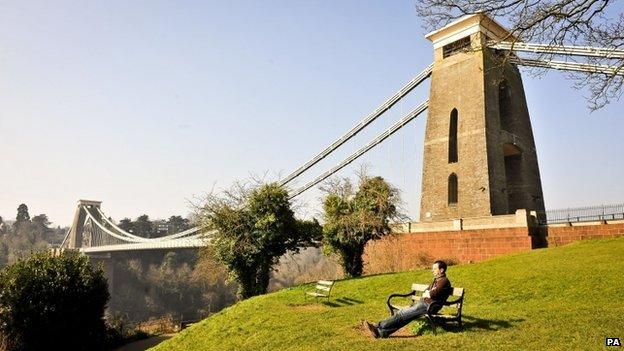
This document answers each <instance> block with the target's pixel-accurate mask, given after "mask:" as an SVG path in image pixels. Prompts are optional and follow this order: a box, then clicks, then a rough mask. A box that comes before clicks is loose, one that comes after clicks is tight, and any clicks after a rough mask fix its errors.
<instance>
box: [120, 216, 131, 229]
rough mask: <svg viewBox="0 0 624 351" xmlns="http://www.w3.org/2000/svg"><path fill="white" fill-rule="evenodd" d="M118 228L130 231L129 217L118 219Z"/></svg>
mask: <svg viewBox="0 0 624 351" xmlns="http://www.w3.org/2000/svg"><path fill="white" fill-rule="evenodd" d="M119 228H121V229H123V230H125V231H127V232H131V231H132V220H131V219H130V218H124V219H122V220H121V221H119Z"/></svg>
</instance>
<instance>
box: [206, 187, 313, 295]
mask: <svg viewBox="0 0 624 351" xmlns="http://www.w3.org/2000/svg"><path fill="white" fill-rule="evenodd" d="M200 220H201V222H202V223H203V224H204V225H205V226H207V227H208V228H211V229H214V230H215V231H216V233H215V234H214V236H213V237H212V241H211V244H212V246H213V249H214V254H215V258H216V259H217V260H218V261H219V262H221V263H222V264H224V265H225V266H226V267H227V269H228V272H229V276H230V278H231V279H232V280H235V281H236V282H237V283H238V296H239V297H240V298H243V299H246V298H248V297H251V296H255V295H259V294H264V293H266V291H267V288H268V285H269V278H270V272H271V270H272V269H273V267H274V266H275V265H276V264H277V262H278V261H279V258H280V256H282V255H283V254H285V253H286V252H287V251H293V252H298V251H299V248H301V247H304V246H310V245H313V242H314V240H317V239H320V234H321V228H320V225H319V224H318V222H316V220H314V221H299V220H297V219H295V216H294V213H293V211H292V209H291V204H290V200H289V197H288V192H287V191H286V189H284V188H283V187H282V186H280V185H278V184H277V183H265V184H260V183H256V184H255V185H254V186H246V185H242V184H235V185H234V187H232V189H231V190H229V191H225V192H223V193H222V194H220V195H209V196H208V197H207V199H206V203H205V205H204V206H203V207H202V208H201V219H200Z"/></svg>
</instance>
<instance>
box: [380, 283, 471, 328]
mask: <svg viewBox="0 0 624 351" xmlns="http://www.w3.org/2000/svg"><path fill="white" fill-rule="evenodd" d="M427 289H429V285H425V284H412V291H411V292H410V293H408V294H392V295H390V296H389V297H388V301H387V304H388V308H389V309H390V314H391V315H394V314H395V313H396V311H398V310H400V309H403V308H407V307H410V306H413V305H414V304H416V303H418V301H420V299H421V298H422V294H423V292H425V290H427ZM395 297H410V298H411V304H410V305H396V304H393V303H392V302H391V301H390V300H392V299H393V298H395ZM463 304H464V289H463V288H453V294H452V295H451V296H449V298H448V300H447V301H446V302H445V303H444V305H443V306H440V305H439V304H436V303H432V304H431V305H430V306H429V309H428V310H427V314H426V317H427V319H428V320H429V322H430V323H431V325H432V326H433V329H434V331H435V328H436V324H438V323H442V324H446V323H449V322H455V323H457V325H458V326H459V327H461V326H462V320H461V315H462V306H463ZM442 307H450V308H455V309H456V311H455V313H453V314H447V313H441V312H446V311H443V310H442V309H441V308H442ZM436 310H437V312H434V311H436ZM446 310H448V309H446Z"/></svg>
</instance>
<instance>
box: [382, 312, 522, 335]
mask: <svg viewBox="0 0 624 351" xmlns="http://www.w3.org/2000/svg"><path fill="white" fill-rule="evenodd" d="M418 320H420V321H422V319H418ZM523 321H524V319H522V318H516V319H507V320H505V319H485V318H477V317H472V316H466V315H464V316H462V326H461V327H460V326H458V325H457V324H456V323H448V324H438V328H440V329H443V330H444V331H445V332H450V333H461V332H467V331H477V330H488V331H496V330H503V329H509V328H512V327H514V326H516V325H517V324H518V323H521V322H523ZM410 325H411V324H409V325H408V326H407V327H405V328H403V329H401V330H399V331H397V332H396V333H395V334H393V335H391V336H390V338H397V339H406V338H416V337H418V336H417V335H414V334H412V332H411V327H410Z"/></svg>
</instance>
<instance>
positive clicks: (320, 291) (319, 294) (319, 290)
mask: <svg viewBox="0 0 624 351" xmlns="http://www.w3.org/2000/svg"><path fill="white" fill-rule="evenodd" d="M333 287H334V281H333V280H319V281H317V282H316V287H315V288H314V291H306V292H305V294H304V298H306V297H308V296H313V297H315V298H316V301H317V302H318V299H319V298H323V297H324V298H326V299H327V300H329V294H330V293H331V290H332V288H333Z"/></svg>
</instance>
